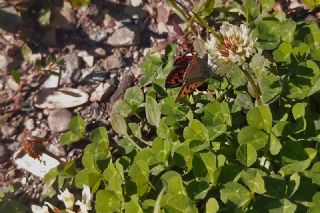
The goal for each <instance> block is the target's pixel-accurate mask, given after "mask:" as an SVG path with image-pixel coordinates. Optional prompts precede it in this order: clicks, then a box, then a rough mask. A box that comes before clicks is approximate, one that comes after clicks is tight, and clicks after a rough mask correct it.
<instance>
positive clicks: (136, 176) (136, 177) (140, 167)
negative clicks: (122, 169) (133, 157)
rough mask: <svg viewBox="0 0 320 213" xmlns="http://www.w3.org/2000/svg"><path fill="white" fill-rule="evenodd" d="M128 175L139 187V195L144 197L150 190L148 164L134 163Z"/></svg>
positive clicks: (140, 161)
mask: <svg viewBox="0 0 320 213" xmlns="http://www.w3.org/2000/svg"><path fill="white" fill-rule="evenodd" d="M128 174H129V176H130V177H131V179H132V180H133V182H135V183H136V185H137V189H138V195H139V196H143V195H144V194H145V193H146V192H147V191H148V189H149V167H148V163H147V162H146V161H143V160H137V161H134V163H133V164H132V165H131V166H130V169H129V173H128Z"/></svg>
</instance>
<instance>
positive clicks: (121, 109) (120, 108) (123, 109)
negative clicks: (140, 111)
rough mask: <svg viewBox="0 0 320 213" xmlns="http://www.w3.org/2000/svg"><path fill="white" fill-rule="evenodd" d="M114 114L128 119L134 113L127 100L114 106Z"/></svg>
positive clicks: (120, 101)
mask: <svg viewBox="0 0 320 213" xmlns="http://www.w3.org/2000/svg"><path fill="white" fill-rule="evenodd" d="M112 112H115V113H118V114H120V115H121V116H122V117H128V116H129V115H130V113H131V112H132V110H131V107H130V106H129V104H128V103H127V102H126V101H125V100H122V99H121V100H118V101H116V102H115V103H114V104H113V106H112Z"/></svg>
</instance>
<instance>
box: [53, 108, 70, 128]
mask: <svg viewBox="0 0 320 213" xmlns="http://www.w3.org/2000/svg"><path fill="white" fill-rule="evenodd" d="M71 117H72V114H71V112H70V111H69V110H66V109H55V110H52V111H50V113H49V116H48V124H49V128H50V130H51V131H52V132H64V131H67V130H68V129H69V122H70V119H71Z"/></svg>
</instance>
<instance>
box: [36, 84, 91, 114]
mask: <svg viewBox="0 0 320 213" xmlns="http://www.w3.org/2000/svg"><path fill="white" fill-rule="evenodd" d="M88 99H89V96H88V94H87V93H85V92H83V91H81V90H78V89H74V88H70V87H62V88H45V89H42V90H39V92H38V93H37V94H36V95H35V97H34V106H35V107H37V108H40V109H46V108H47V109H61V108H72V107H76V106H80V105H82V104H84V103H87V101H88Z"/></svg>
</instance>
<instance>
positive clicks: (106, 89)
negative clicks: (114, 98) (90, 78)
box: [90, 83, 112, 102]
mask: <svg viewBox="0 0 320 213" xmlns="http://www.w3.org/2000/svg"><path fill="white" fill-rule="evenodd" d="M111 89H112V88H111V85H110V84H109V83H101V84H99V86H98V87H97V88H96V89H95V91H93V93H92V94H91V96H90V101H91V102H98V101H100V100H101V98H102V96H103V95H104V94H107V93H110V90H111Z"/></svg>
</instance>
